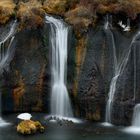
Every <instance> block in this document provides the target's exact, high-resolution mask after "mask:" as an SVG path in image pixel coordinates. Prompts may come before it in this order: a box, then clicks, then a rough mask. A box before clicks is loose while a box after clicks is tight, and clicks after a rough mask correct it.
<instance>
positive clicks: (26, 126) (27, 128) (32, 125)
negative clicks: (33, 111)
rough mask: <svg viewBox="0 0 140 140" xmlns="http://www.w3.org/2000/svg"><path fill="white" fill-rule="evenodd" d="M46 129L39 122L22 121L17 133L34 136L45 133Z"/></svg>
mask: <svg viewBox="0 0 140 140" xmlns="http://www.w3.org/2000/svg"><path fill="white" fill-rule="evenodd" d="M44 130H45V128H44V127H43V126H42V125H41V123H40V122H39V121H32V120H26V121H22V122H20V123H19V124H18V126H17V132H18V133H20V134H24V135H29V134H34V133H36V132H38V131H39V132H41V133H42V132H44Z"/></svg>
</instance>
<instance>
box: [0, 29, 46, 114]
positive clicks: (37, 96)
mask: <svg viewBox="0 0 140 140" xmlns="http://www.w3.org/2000/svg"><path fill="white" fill-rule="evenodd" d="M42 34H43V32H42V31H41V29H40V30H24V31H22V32H19V33H18V34H17V35H16V37H15V41H14V44H13V45H15V47H16V51H15V56H14V58H13V60H12V62H11V64H10V71H9V72H5V73H3V78H2V85H1V90H2V93H3V95H2V98H3V110H4V111H10V112H13V111H15V112H17V111H19V112H21V111H41V110H42V106H43V93H44V92H43V90H44V89H43V84H44V79H45V77H46V71H47V70H46V69H47V68H46V66H47V59H48V58H47V57H46V56H47V55H46V54H47V50H46V48H47V46H44V45H43V35H42ZM46 92H47V90H46ZM46 92H45V93H46Z"/></svg>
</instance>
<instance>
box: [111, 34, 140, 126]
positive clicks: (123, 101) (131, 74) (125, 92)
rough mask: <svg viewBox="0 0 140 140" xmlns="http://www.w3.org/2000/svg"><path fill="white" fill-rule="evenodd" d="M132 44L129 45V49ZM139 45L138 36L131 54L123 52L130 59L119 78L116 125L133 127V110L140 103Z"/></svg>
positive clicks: (113, 116)
mask: <svg viewBox="0 0 140 140" xmlns="http://www.w3.org/2000/svg"><path fill="white" fill-rule="evenodd" d="M134 35H135V34H134ZM134 35H133V36H134ZM130 44H131V43H130ZM130 44H128V45H127V46H128V48H129V47H130ZM139 44H140V41H139V36H138V38H137V39H136V41H135V42H134V43H133V44H132V46H131V49H130V53H128V50H127V51H125V50H123V51H125V53H126V54H129V57H128V61H127V64H126V66H125V68H124V71H123V72H122V73H121V75H120V76H119V78H118V82H117V87H116V93H115V99H114V105H113V108H114V109H113V114H112V119H113V122H114V123H115V124H123V125H131V120H132V115H133V108H134V106H135V105H136V104H138V103H139V102H140V89H139V84H140V80H139V77H140V75H139V69H140V61H139V59H140V58H139V52H140V50H139ZM125 60H126V59H125ZM117 112H118V113H117Z"/></svg>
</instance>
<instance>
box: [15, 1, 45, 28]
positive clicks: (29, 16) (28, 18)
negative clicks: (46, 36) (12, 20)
mask: <svg viewBox="0 0 140 140" xmlns="http://www.w3.org/2000/svg"><path fill="white" fill-rule="evenodd" d="M44 14H45V12H44V10H43V9H42V4H41V3H40V2H39V1H37V0H30V1H29V2H26V3H24V2H20V3H19V4H18V11H17V18H19V20H20V25H21V26H20V28H25V27H26V28H35V27H38V26H41V25H43V23H44Z"/></svg>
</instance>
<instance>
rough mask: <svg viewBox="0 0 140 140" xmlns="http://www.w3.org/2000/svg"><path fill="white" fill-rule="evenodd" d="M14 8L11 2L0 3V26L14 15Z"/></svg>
mask: <svg viewBox="0 0 140 140" xmlns="http://www.w3.org/2000/svg"><path fill="white" fill-rule="evenodd" d="M15 7H16V5H15V4H14V3H13V1H12V0H1V1H0V24H5V23H6V22H7V21H8V20H9V19H10V18H11V17H12V16H13V15H14V9H15Z"/></svg>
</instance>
